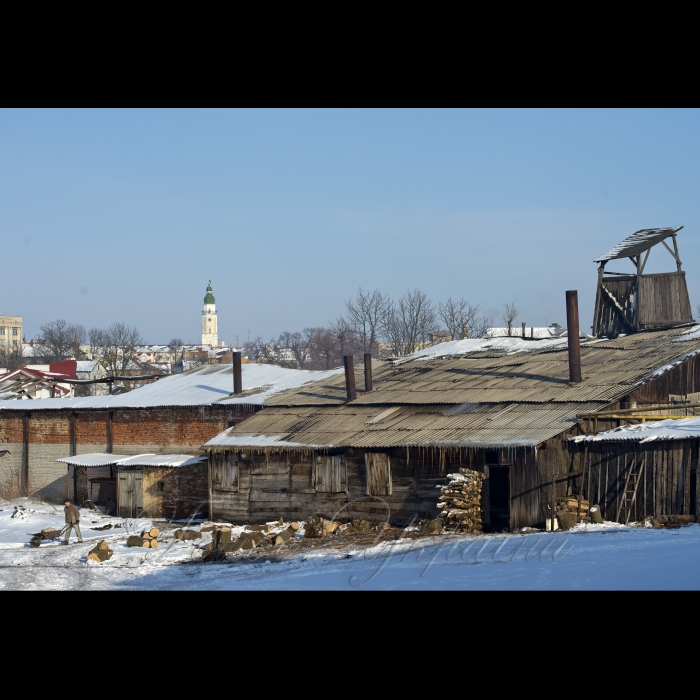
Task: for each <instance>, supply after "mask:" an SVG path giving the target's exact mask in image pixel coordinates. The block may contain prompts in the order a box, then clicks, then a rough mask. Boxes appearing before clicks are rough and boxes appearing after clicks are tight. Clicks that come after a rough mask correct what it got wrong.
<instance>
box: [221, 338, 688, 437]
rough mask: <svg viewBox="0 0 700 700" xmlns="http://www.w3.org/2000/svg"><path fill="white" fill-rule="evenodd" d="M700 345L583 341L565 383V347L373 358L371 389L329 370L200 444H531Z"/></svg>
mask: <svg viewBox="0 0 700 700" xmlns="http://www.w3.org/2000/svg"><path fill="white" fill-rule="evenodd" d="M681 341H684V342H681ZM698 352H700V333H696V332H694V329H690V331H689V330H688V329H686V328H676V329H672V330H668V331H656V332H653V333H638V334H635V335H632V336H627V337H622V336H621V337H619V338H616V339H615V340H606V341H604V342H603V343H601V342H600V341H593V342H591V343H584V344H582V348H581V358H582V368H583V378H584V381H583V382H581V383H580V384H571V383H570V382H569V369H568V353H567V351H566V349H556V350H554V351H551V350H547V351H534V352H519V353H516V354H508V355H501V356H493V355H491V356H484V355H483V354H477V355H476V356H475V355H473V354H469V355H459V356H458V357H449V356H448V357H444V358H442V359H429V360H424V359H420V358H415V359H413V360H412V361H411V360H409V361H407V362H402V363H400V364H395V363H379V362H374V363H373V366H372V372H373V375H374V390H373V391H372V392H363V391H360V390H358V396H357V399H356V400H354V401H352V402H350V403H347V401H346V395H345V380H344V376H343V374H338V375H337V376H333V377H328V378H325V379H324V380H323V381H321V382H318V383H313V384H307V385H305V386H303V387H301V388H299V389H296V390H292V391H288V392H286V393H284V394H280V395H279V396H277V397H274V398H273V399H271V400H270V402H269V406H268V408H266V409H265V410H263V411H262V412H260V413H258V414H256V415H255V416H253V417H252V418H250V419H248V420H247V421H245V422H244V423H242V424H240V425H238V426H237V427H236V428H232V429H230V430H229V431H227V432H226V433H223V434H222V435H219V436H217V438H215V439H214V440H212V441H210V442H209V443H207V446H208V447H218V448H221V447H226V446H234V445H235V446H242V445H243V446H244V445H246V444H248V442H247V441H249V442H252V443H254V444H251V447H253V446H267V447H271V446H281V445H282V443H284V445H285V446H288V447H292V446H308V447H312V446H323V447H366V448H370V447H376V448H382V447H396V446H419V445H462V446H466V445H487V444H490V445H504V444H512V445H515V444H522V445H535V444H539V443H541V442H543V441H544V440H547V439H549V438H551V437H554V436H555V435H558V434H560V433H562V432H564V431H566V430H567V429H568V428H570V427H571V426H573V425H575V424H576V423H577V422H578V420H577V419H576V414H577V413H585V412H588V411H597V410H600V409H601V408H604V407H605V406H608V405H609V404H610V403H612V402H613V401H616V400H618V399H620V398H622V397H623V396H625V395H626V394H628V393H629V392H630V391H632V390H633V389H634V388H635V387H636V386H639V385H640V384H642V383H644V382H646V381H649V380H650V379H651V378H653V377H654V376H658V375H659V374H662V373H664V372H666V371H668V370H669V369H670V368H672V367H673V366H674V365H675V364H677V363H678V362H682V361H683V360H684V359H686V358H688V357H689V356H691V355H693V354H695V353H698ZM362 372H363V368H361V367H360V368H358V369H357V370H356V385H357V386H358V387H359V386H362V385H363V384H364V381H363V377H362ZM584 407H586V408H584Z"/></svg>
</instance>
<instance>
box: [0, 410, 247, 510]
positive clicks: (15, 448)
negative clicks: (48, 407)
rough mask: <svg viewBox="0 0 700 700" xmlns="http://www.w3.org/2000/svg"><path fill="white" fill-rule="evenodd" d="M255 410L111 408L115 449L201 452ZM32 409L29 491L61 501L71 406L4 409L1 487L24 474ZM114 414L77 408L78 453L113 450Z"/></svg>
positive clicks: (1, 416)
mask: <svg viewBox="0 0 700 700" xmlns="http://www.w3.org/2000/svg"><path fill="white" fill-rule="evenodd" d="M23 403H24V402H23ZM27 403H28V402H27ZM255 411H256V408H255V407H231V406H197V407H193V408H183V407H177V408H153V409H115V410H112V411H111V414H112V452H114V453H115V454H124V455H135V454H142V453H147V452H151V453H155V454H169V453H175V454H177V453H182V454H194V455H196V454H200V448H201V446H202V445H203V444H204V443H205V442H207V441H208V440H211V438H213V437H214V436H216V435H218V434H219V433H220V432H222V431H223V430H226V429H227V428H229V427H230V426H231V425H233V424H236V423H240V422H241V421H242V420H244V419H245V418H247V417H248V416H249V415H251V414H252V413H253V412H255ZM27 413H28V414H29V442H28V445H27V448H28V464H29V475H28V477H29V478H28V493H29V494H30V495H36V496H38V497H40V498H44V499H46V500H50V501H56V502H60V501H61V500H62V499H63V498H65V493H66V465H65V464H63V463H61V462H56V459H58V458H59V457H68V456H70V454H71V437H72V428H71V419H72V417H71V413H72V412H71V411H63V410H60V411H56V410H54V411H26V412H25V411H24V410H21V411H17V410H12V411H3V412H0V445H3V446H5V447H6V448H7V449H8V450H10V454H8V455H5V456H4V457H0V489H3V488H6V489H7V492H8V493H9V491H10V489H9V487H10V486H11V485H12V484H13V483H14V481H18V480H19V474H20V471H21V466H22V452H23V447H24V445H23V435H24V433H23V430H24V417H25V415H26V414H27ZM109 414H110V411H108V410H85V411H80V410H78V411H75V419H74V420H75V453H76V454H88V453H90V452H107V451H108V444H109ZM183 484H184V482H183ZM71 486H72V485H71Z"/></svg>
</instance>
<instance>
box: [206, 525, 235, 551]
mask: <svg viewBox="0 0 700 700" xmlns="http://www.w3.org/2000/svg"><path fill="white" fill-rule="evenodd" d="M211 541H212V546H213V548H214V549H221V548H222V547H223V546H224V545H226V544H229V542H231V528H230V527H221V528H217V529H216V530H212V533H211Z"/></svg>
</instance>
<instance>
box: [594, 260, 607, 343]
mask: <svg viewBox="0 0 700 700" xmlns="http://www.w3.org/2000/svg"><path fill="white" fill-rule="evenodd" d="M604 272H605V263H604V262H603V263H601V264H600V267H599V268H598V287H597V289H596V294H595V312H594V314H593V335H595V336H597V335H598V321H599V319H600V305H601V304H602V303H603V300H602V298H601V287H602V286H603V274H604Z"/></svg>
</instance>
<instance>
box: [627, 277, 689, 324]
mask: <svg viewBox="0 0 700 700" xmlns="http://www.w3.org/2000/svg"><path fill="white" fill-rule="evenodd" d="M692 320H693V311H692V308H691V306H690V298H689V297H688V287H687V286H686V282H685V272H668V273H663V274H655V275H642V279H641V282H640V292H639V322H640V324H641V327H653V326H654V325H664V324H670V323H689V322H690V321H692Z"/></svg>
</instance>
